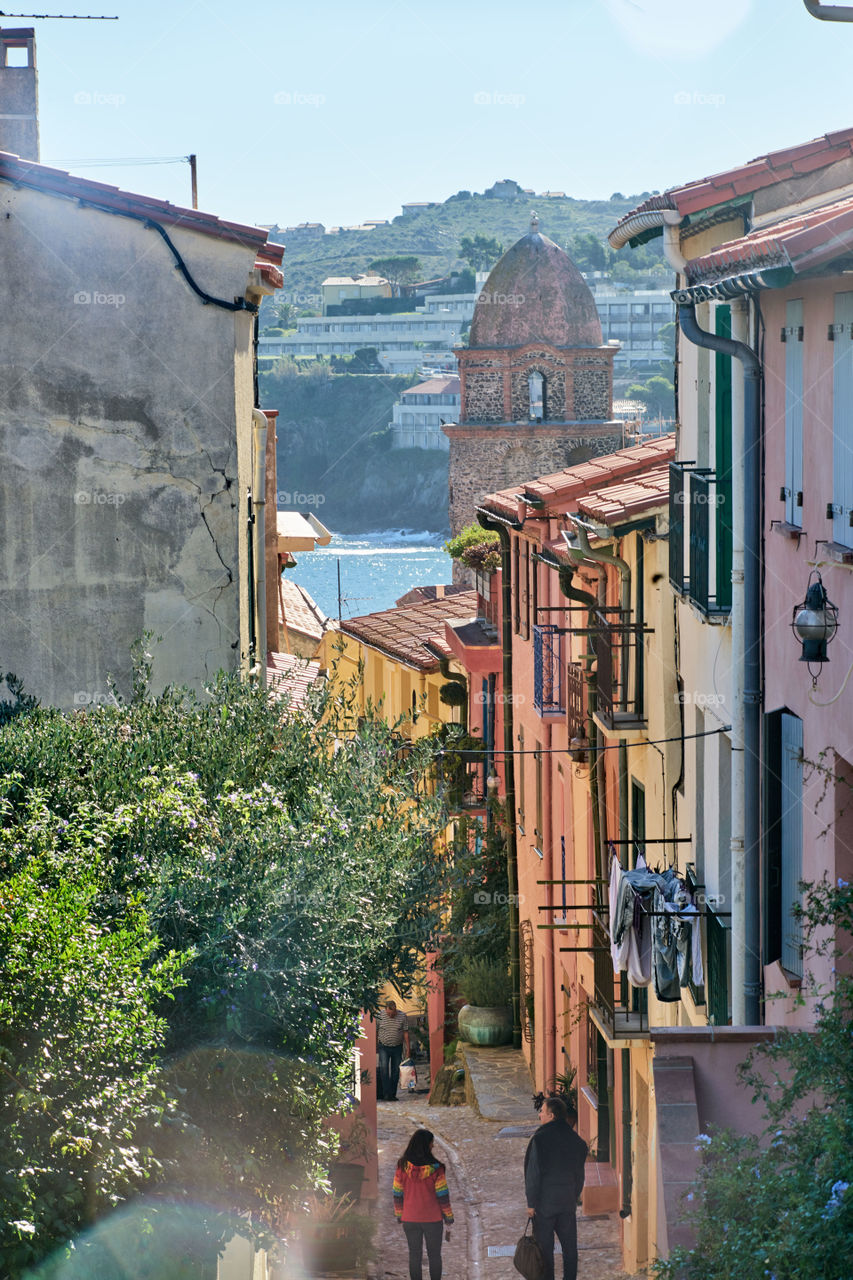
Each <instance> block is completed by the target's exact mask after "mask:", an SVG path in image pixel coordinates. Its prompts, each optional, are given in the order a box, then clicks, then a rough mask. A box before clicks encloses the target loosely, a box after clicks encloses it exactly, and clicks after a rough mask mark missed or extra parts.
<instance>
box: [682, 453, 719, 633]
mask: <svg viewBox="0 0 853 1280" xmlns="http://www.w3.org/2000/svg"><path fill="white" fill-rule="evenodd" d="M669 477H670V490H669V580H670V582H671V583H672V585H673V587H674V588H675V590H676V591H677V592H679V594H680V595H684V596H687V597H688V598H689V599H690V600H692V602H693V603H694V604H695V605H696V606H697V607H698V608H699V609H701V610H702V612H703V613H706V614H720V613H728V612H729V610H730V608H731V599H732V594H731V593H732V587H731V581H732V541H731V486H730V483H722V482H720V480H719V478H718V476H717V475H716V474H715V473H714V472H713V471H712V470H710V469H709V468H707V467H694V466H693V465H692V464H690V463H677V462H671V463H670V466H669Z"/></svg>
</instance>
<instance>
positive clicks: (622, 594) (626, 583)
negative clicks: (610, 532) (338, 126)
mask: <svg viewBox="0 0 853 1280" xmlns="http://www.w3.org/2000/svg"><path fill="white" fill-rule="evenodd" d="M568 518H569V520H571V522H572V524H573V525H574V527H575V531H576V533H577V535H578V543H579V545H580V549H581V551H582V552H583V556H584V559H585V560H592V562H593V563H594V564H612V565H614V566H615V567H616V568H617V569H618V570H619V573H620V575H621V579H622V581H621V583H620V587H619V610H620V617H619V624H620V626H621V627H625V626H627V618H628V616H629V614H630V612H631V566H630V565H629V564H628V562H627V560H623V559H622V558H621V556H617V554H616V551H615V550H613V551H610V552H608V551H602V550H598V551H593V549H592V547H591V546H590V545H589V535H590V533H593V534H595V532H596V531H595V530H593V529H592V527H591V526H590V525H585V524H584V523H583V521H582V520H581V519H580V518H579V517H578V516H572V515H570V516H569V517H568ZM608 541H611V542H612V543H613V545H614V548H615V545H616V538H615V536H611V537H610V538H609V539H608ZM620 641H621V643H620V645H619V666H620V668H621V670H620V673H619V678H620V682H621V686H622V696H623V698H625V699H627V697H628V645H627V636H626V635H625V633H624V632H621V633H620Z"/></svg>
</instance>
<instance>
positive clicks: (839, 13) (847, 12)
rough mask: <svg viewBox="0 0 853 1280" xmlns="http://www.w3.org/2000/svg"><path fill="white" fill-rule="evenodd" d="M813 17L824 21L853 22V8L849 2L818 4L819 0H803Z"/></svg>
mask: <svg viewBox="0 0 853 1280" xmlns="http://www.w3.org/2000/svg"><path fill="white" fill-rule="evenodd" d="M803 4H804V5H805V7H806V8H807V9H808V11H809V13H810V14H811V15H812V17H813V18H820V19H821V21H822V22H853V8H851V7H850V5H849V4H818V2H817V0H803Z"/></svg>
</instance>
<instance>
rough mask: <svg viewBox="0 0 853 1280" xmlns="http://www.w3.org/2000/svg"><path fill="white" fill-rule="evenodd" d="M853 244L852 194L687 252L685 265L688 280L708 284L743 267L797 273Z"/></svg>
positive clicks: (693, 282) (832, 256) (741, 271)
mask: <svg viewBox="0 0 853 1280" xmlns="http://www.w3.org/2000/svg"><path fill="white" fill-rule="evenodd" d="M851 249H853V197H848V198H847V199H845V200H835V201H832V202H831V203H830V204H827V205H823V206H821V207H820V208H818V209H811V210H809V211H808V212H806V213H802V214H797V215H794V216H792V217H786V218H779V219H777V220H776V221H775V222H772V223H768V224H766V225H765V226H763V227H761V228H759V229H758V230H756V231H751V232H750V233H749V235H745V236H740V237H739V238H738V239H737V240H729V241H727V242H726V243H725V244H721V245H719V246H718V247H717V248H716V249H714V250H713V252H712V253H706V254H703V255H702V256H701V257H699V258H692V259H691V260H690V261H689V262H688V263H687V266H686V268H685V274H686V276H687V279H688V281H689V283H690V284H691V285H692V284H709V283H713V282H716V281H719V280H724V279H726V278H727V277H729V276H734V275H739V274H741V273H743V272H745V271H760V270H768V269H771V268H774V267H790V268H791V269H792V270H793V271H794V272H796V273H801V272H804V271H807V270H810V269H811V268H812V267H815V266H819V265H820V264H822V263H824V262H828V261H831V260H832V259H833V258H836V257H840V256H842V255H845V254H848V253H850V251H851Z"/></svg>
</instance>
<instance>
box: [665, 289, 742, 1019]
mask: <svg viewBox="0 0 853 1280" xmlns="http://www.w3.org/2000/svg"><path fill="white" fill-rule="evenodd" d="M673 296H674V297H675V299H676V301H677V302H678V325H679V328H680V330H681V332H682V333H683V334H684V336H685V337H686V338H687V339H688V341H690V342H693V343H695V345H696V346H698V347H704V348H705V349H706V350H709V351H716V352H720V353H721V354H722V355H727V356H730V357H731V358H733V359H735V360H738V361H739V362H740V364H741V368H742V371H743V377H742V380H741V381H740V383H739V384H736V386H735V390H738V389H741V390H742V400H741V399H740V398H739V397H738V396H736V395H733V397H732V401H733V403H732V457H733V459H735V465H734V467H733V486H734V487H733V493H732V499H733V500H732V526H733V527H732V612H731V623H732V734H731V741H732V757H733V758H732V795H731V805H732V829H731V876H732V1023H733V1024H734V1025H736V1026H744V1025H755V1024H757V1023H758V1022H759V1014H760V1000H759V995H760V930H759V902H760V899H759V879H760V821H759V819H760V809H761V804H760V799H761V756H760V751H761V705H760V698H761V693H760V676H761V671H760V660H761V651H760V622H761V487H760V449H761V416H760V414H761V406H760V397H759V378H760V372H761V366H760V363H759V360H758V357H757V356H756V354H755V352H754V351H753V350H752V348H751V347H749V346H747V344H746V343H745V342H742V341H737V340H735V339H733V338H724V337H721V336H719V335H717V334H713V333H709V332H707V331H706V330H705V329H702V328H700V327H699V324H698V322H697V320H696V305H695V302H694V301H693V300H692V298H691V297H690V294H689V291H685V292H684V293H681V294H680V293H679V292H678V291H676V293H675V294H674V295H673ZM736 314H737V313H736V312H733V317H732V319H733V322H734V320H735V318H736ZM737 318H738V319H739V320H740V322H741V325H742V327H744V328H745V321H746V316H745V315H744V313H743V312H740V314H739V316H738V317H737ZM739 437H740V438H739ZM741 460H742V466H739V465H738V462H739V461H741ZM740 486H742V488H741V491H740V493H737V488H739V487H740ZM736 494H737V497H736V496H735V495H736ZM737 498H739V499H740V501H738V500H737Z"/></svg>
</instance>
